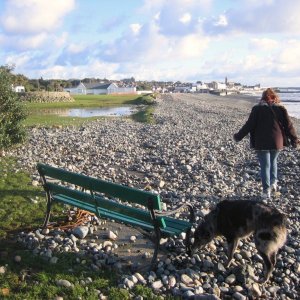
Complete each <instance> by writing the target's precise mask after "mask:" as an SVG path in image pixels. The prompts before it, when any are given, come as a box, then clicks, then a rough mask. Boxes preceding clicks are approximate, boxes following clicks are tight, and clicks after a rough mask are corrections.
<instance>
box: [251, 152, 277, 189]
mask: <svg viewBox="0 0 300 300" xmlns="http://www.w3.org/2000/svg"><path fill="white" fill-rule="evenodd" d="M256 153H257V157H258V160H259V164H260V177H261V182H262V186H263V190H264V192H266V191H267V190H269V189H270V187H271V185H272V184H274V183H276V182H277V158H278V155H279V151H278V150H257V151H256Z"/></svg>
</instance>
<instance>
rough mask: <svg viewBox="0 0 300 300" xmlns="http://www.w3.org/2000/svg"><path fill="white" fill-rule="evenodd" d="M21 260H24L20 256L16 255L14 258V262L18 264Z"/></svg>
mask: <svg viewBox="0 0 300 300" xmlns="http://www.w3.org/2000/svg"><path fill="white" fill-rule="evenodd" d="M21 260H22V258H21V256H20V255H16V256H15V257H14V261H15V262H16V263H19V262H20V261H21Z"/></svg>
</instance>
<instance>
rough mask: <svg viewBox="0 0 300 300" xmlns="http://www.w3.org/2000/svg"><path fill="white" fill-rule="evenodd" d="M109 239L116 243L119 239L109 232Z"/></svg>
mask: <svg viewBox="0 0 300 300" xmlns="http://www.w3.org/2000/svg"><path fill="white" fill-rule="evenodd" d="M108 238H109V239H110V240H112V241H115V240H116V239H117V238H118V236H117V235H116V234H115V233H114V232H112V231H109V232H108Z"/></svg>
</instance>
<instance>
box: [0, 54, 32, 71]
mask: <svg viewBox="0 0 300 300" xmlns="http://www.w3.org/2000/svg"><path fill="white" fill-rule="evenodd" d="M31 59H32V55H30V54H29V53H26V52H24V53H22V54H15V55H9V56H7V57H6V59H5V63H6V64H8V65H15V66H16V67H17V68H18V69H22V68H23V67H24V66H25V65H26V64H28V63H29V62H30V60H31Z"/></svg>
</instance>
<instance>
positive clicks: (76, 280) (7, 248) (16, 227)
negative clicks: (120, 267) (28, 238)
mask: <svg viewBox="0 0 300 300" xmlns="http://www.w3.org/2000/svg"><path fill="white" fill-rule="evenodd" d="M0 174H1V177H0V201H1V208H0V267H1V266H5V273H4V274H2V273H0V299H13V300H18V299H20V300H21V299H27V300H31V299H55V297H57V296H61V297H63V299H89V300H93V299H95V300H96V299H99V296H98V293H99V292H101V293H102V294H104V295H105V296H107V297H108V299H116V300H118V299H122V300H123V299H132V295H141V296H143V297H144V299H153V300H155V299H161V297H159V296H156V295H155V294H153V292H152V290H151V289H150V288H148V287H146V286H141V285H137V286H136V287H135V288H134V289H133V290H132V291H130V292H129V291H127V290H124V289H120V288H118V277H117V274H116V273H115V272H111V271H110V270H106V269H102V270H100V271H92V270H91V269H90V268H89V265H90V264H89V261H87V264H81V263H79V262H78V261H77V259H76V258H77V257H78V255H77V254H74V253H61V254H56V256H57V257H58V259H59V263H58V264H50V263H49V262H48V261H47V260H45V258H43V257H41V256H35V255H34V254H33V253H32V251H29V250H27V249H25V248H24V247H23V246H22V245H21V244H18V243H16V242H15V237H16V235H17V232H19V231H26V230H28V229H31V230H34V229H35V228H38V226H40V225H41V224H42V220H43V216H44V212H45V200H44V193H43V192H42V190H41V188H40V187H33V186H32V184H31V180H30V177H29V174H27V173H26V172H23V171H21V170H20V169H19V168H18V166H17V164H16V162H15V161H14V160H12V159H9V158H3V157H2V158H0ZM59 210H61V207H60V206H58V207H56V209H55V210H54V211H53V213H54V219H55V215H56V214H57V212H58V211H59ZM60 215H61V213H60ZM54 219H53V217H52V220H54ZM16 255H18V256H20V257H21V261H20V262H18V263H17V262H16V261H15V260H14V257H15V256H16ZM84 259H87V260H88V258H86V257H84ZM88 277H90V278H91V279H92V281H91V282H90V283H84V282H85V281H86V279H87V278H88ZM59 279H65V280H68V281H69V282H70V283H72V284H73V288H66V287H62V286H59V285H58V284H57V280H59ZM169 299H171V298H169Z"/></svg>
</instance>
